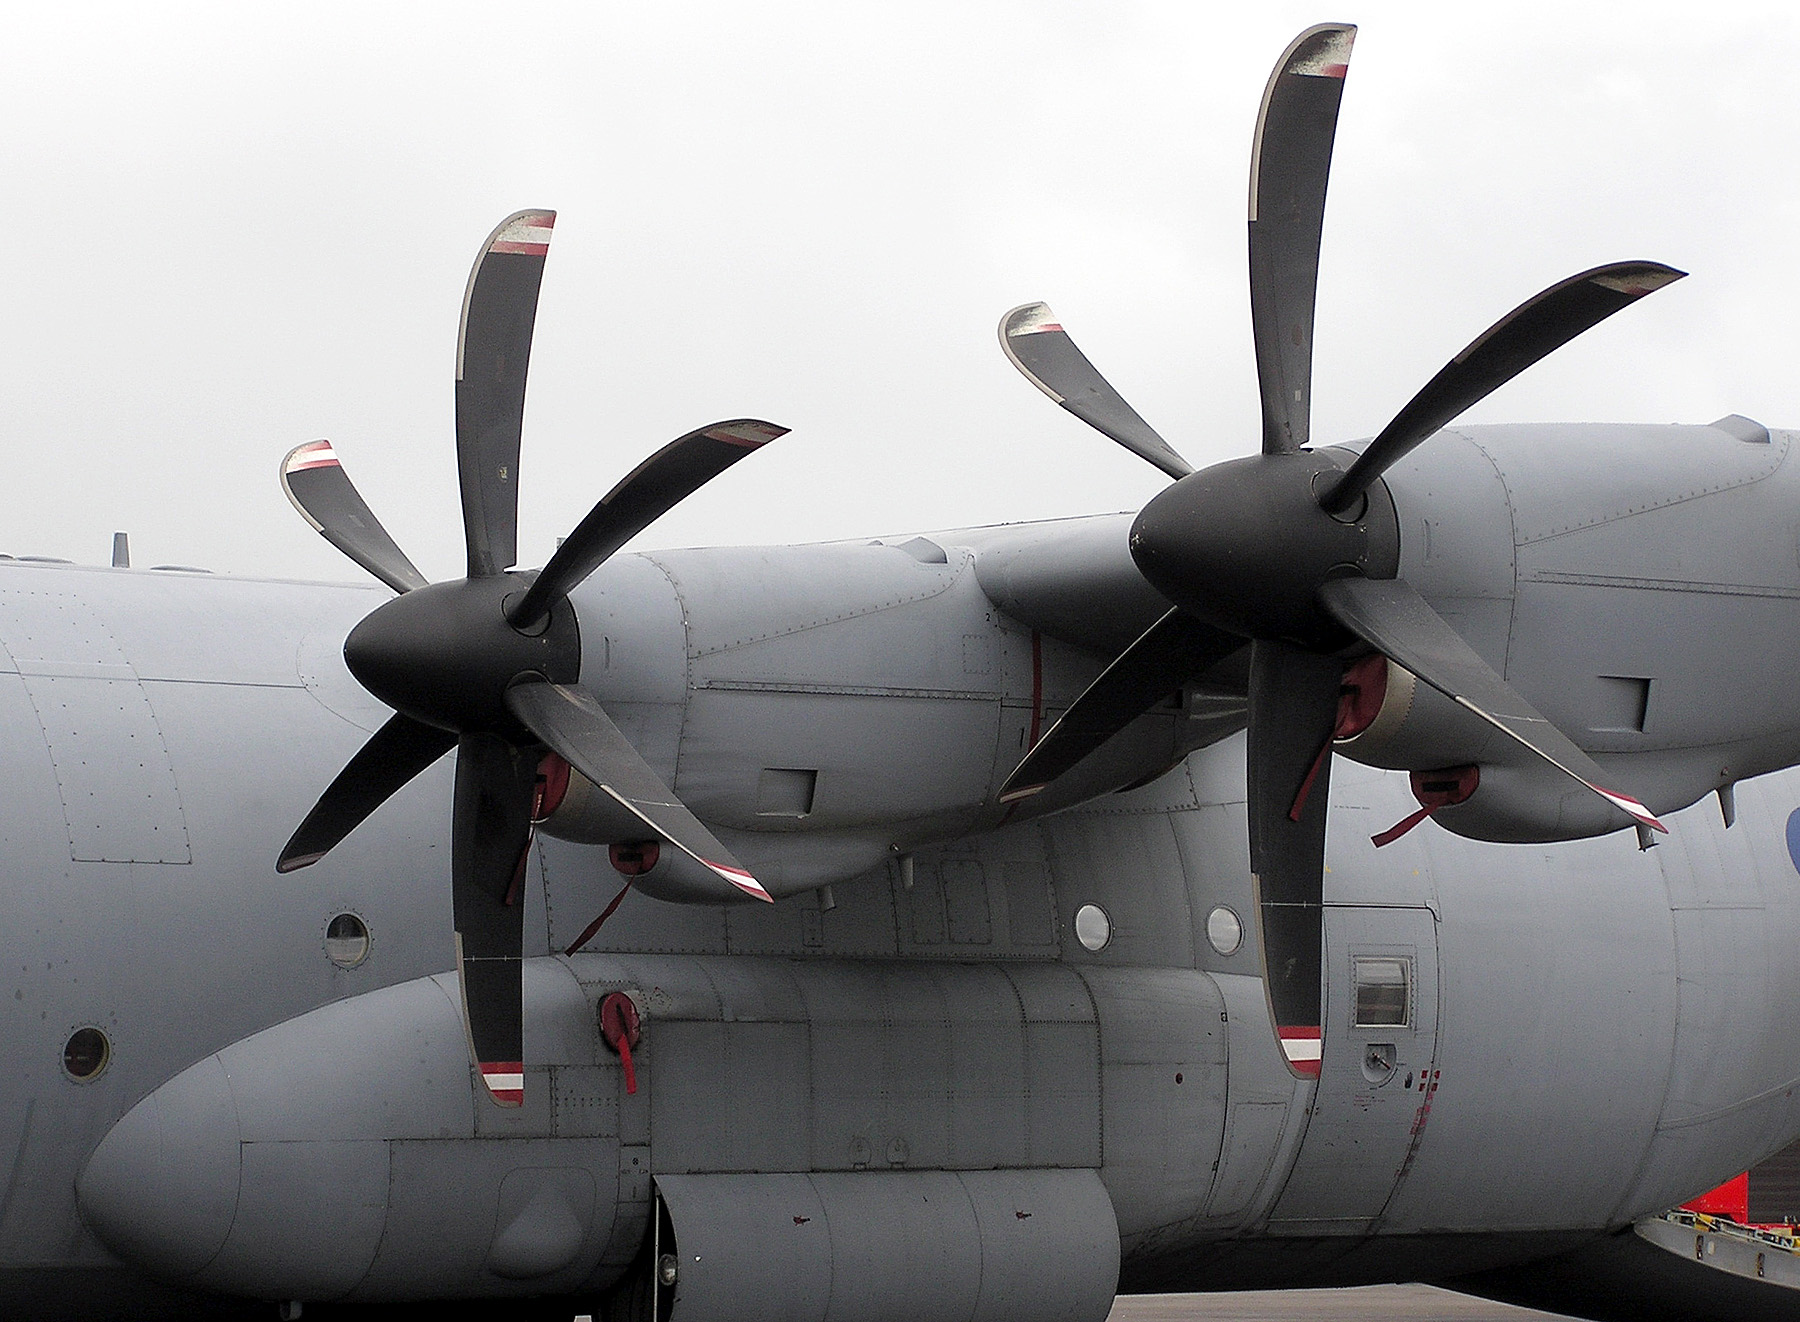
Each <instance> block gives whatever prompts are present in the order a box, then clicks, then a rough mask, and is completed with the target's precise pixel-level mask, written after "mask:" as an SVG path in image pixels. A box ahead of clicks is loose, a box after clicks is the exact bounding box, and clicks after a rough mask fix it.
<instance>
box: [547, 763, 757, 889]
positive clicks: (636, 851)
mask: <svg viewBox="0 0 1800 1322" xmlns="http://www.w3.org/2000/svg"><path fill="white" fill-rule="evenodd" d="M531 817H532V824H533V825H534V826H536V827H537V829H538V830H540V831H542V832H543V833H544V834H545V835H551V836H555V837H556V838H557V839H558V840H572V841H574V842H575V843H576V844H583V845H607V846H610V847H611V850H610V853H611V859H612V864H613V867H614V868H615V869H616V870H617V871H618V872H619V874H620V876H621V877H622V878H629V879H630V881H631V884H632V885H633V886H634V887H635V888H636V889H638V890H640V891H642V892H643V893H644V894H646V895H649V896H652V897H654V898H655V899H658V900H668V901H670V902H672V903H675V904H719V903H721V899H720V888H719V879H718V877H717V876H715V875H714V874H713V872H712V871H711V870H710V869H709V868H707V867H706V866H705V864H703V863H701V862H700V861H699V860H698V859H695V858H692V857H690V856H689V855H687V854H684V853H682V852H681V850H679V849H676V848H674V847H673V846H659V845H658V844H657V843H655V842H656V833H655V832H654V831H652V830H651V829H650V828H649V827H648V826H647V825H645V823H644V821H643V819H642V818H640V817H638V816H637V814H635V813H633V812H632V811H631V810H630V809H629V808H627V807H625V805H624V804H622V803H620V802H619V801H618V800H617V799H615V798H613V796H612V795H610V794H608V793H607V792H606V791H605V790H603V789H601V788H600V787H599V786H598V785H596V784H594V782H593V781H591V780H589V779H588V778H587V777H586V776H584V775H582V774H581V773H580V772H579V771H577V770H575V768H573V767H571V766H570V765H569V764H568V763H567V762H565V761H564V760H563V759H562V758H560V757H558V756H557V755H556V754H555V753H546V754H545V755H544V759H543V761H542V762H541V763H539V765H538V784H537V799H536V801H535V803H534V804H533V810H532V814H531ZM746 898H747V897H746Z"/></svg>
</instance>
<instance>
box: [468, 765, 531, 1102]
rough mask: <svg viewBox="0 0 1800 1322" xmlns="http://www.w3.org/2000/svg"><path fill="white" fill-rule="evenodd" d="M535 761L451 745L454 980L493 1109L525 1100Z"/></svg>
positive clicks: (475, 1056)
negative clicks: (528, 868) (524, 984)
mask: <svg viewBox="0 0 1800 1322" xmlns="http://www.w3.org/2000/svg"><path fill="white" fill-rule="evenodd" d="M536 775H537V761H536V759H535V758H533V757H530V756H528V755H527V754H526V753H525V752H524V751H523V750H521V749H518V748H515V747H514V746H513V745H511V744H509V743H508V742H507V741H506V740H504V739H502V738H500V737H499V736H498V735H491V734H468V735H464V736H462V738H461V739H460V740H458V741H457V749H456V809H455V817H454V819H453V821H452V824H451V833H450V877H451V886H452V895H451V901H452V910H453V912H454V915H455V920H456V973H457V980H458V982H459V983H460V984H461V986H462V998H463V1023H464V1024H465V1025H466V1026H467V1028H468V1030H469V1051H470V1056H471V1059H473V1060H474V1062H475V1066H476V1068H477V1069H478V1070H479V1071H480V1072H481V1081H482V1083H484V1084H485V1085H486V1086H487V1090H488V1096H489V1097H490V1098H491V1099H492V1100H493V1102H494V1103H495V1105H497V1106H522V1105H524V1102H525V1050H524V1002H523V993H522V991H521V978H522V976H523V964H524V949H523V947H524V940H525V896H524V890H523V881H524V872H525V863H526V856H527V852H528V851H529V850H530V848H531V804H532V790H533V782H534V780H535V778H536Z"/></svg>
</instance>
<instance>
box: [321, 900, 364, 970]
mask: <svg viewBox="0 0 1800 1322" xmlns="http://www.w3.org/2000/svg"><path fill="white" fill-rule="evenodd" d="M325 954H326V955H327V956H328V957H329V958H330V960H331V962H332V963H333V964H336V965H337V966H338V967H339V968H340V969H353V968H355V967H356V966H357V965H358V964H360V963H362V962H363V961H364V960H365V959H367V958H368V957H369V926H368V924H367V923H365V922H363V920H362V919H360V918H358V917H357V916H356V915H355V914H353V913H341V914H339V915H338V916H337V917H335V918H333V919H332V920H331V922H330V923H328V924H326V927H325Z"/></svg>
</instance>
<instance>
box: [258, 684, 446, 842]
mask: <svg viewBox="0 0 1800 1322" xmlns="http://www.w3.org/2000/svg"><path fill="white" fill-rule="evenodd" d="M455 746H456V736H455V735H453V734H451V733H450V732H449V731H448V730H440V729H438V728H437V727H436V726H435V725H426V724H425V723H424V722H422V721H415V720H414V719H413V718H412V717H410V716H401V715H398V714H396V715H394V716H392V717H390V718H389V719H388V722H387V724H386V725H384V726H382V727H381V728H380V729H379V730H377V731H376V732H375V733H374V734H372V735H370V736H369V741H368V742H367V743H365V744H364V745H363V746H362V747H361V748H360V749H358V750H357V753H356V756H355V757H353V758H351V759H350V761H349V762H348V763H346V764H345V766H344V769H343V770H342V771H340V772H338V775H337V779H336V780H334V781H332V782H331V784H330V785H329V786H328V787H327V788H326V790H325V793H324V794H322V795H320V796H319V801H318V803H316V804H314V805H313V810H312V811H311V812H309V813H307V814H306V820H305V821H303V822H301V823H300V827H299V829H298V830H296V831H295V832H294V835H293V838H292V839H291V840H289V841H288V842H287V844H286V846H285V847H283V849H282V851H281V857H280V858H278V859H277V860H276V861H275V870H276V871H277V872H293V871H295V870H296V869H299V868H303V867H307V866H309V865H310V864H313V863H317V862H318V861H319V860H320V859H321V858H324V857H325V855H326V854H328V853H329V852H330V851H331V850H332V848H333V847H334V846H336V844H337V843H338V841H340V840H342V839H343V838H344V837H345V836H347V835H349V834H350V832H352V831H354V830H355V829H356V828H357V827H358V826H359V825H361V824H362V820H363V819H364V818H365V817H367V816H368V815H369V814H370V813H372V812H374V811H375V810H376V809H377V808H379V807H380V806H381V805H382V804H383V803H386V802H387V800H388V799H389V798H390V797H391V796H392V795H393V794H394V792H395V791H396V790H398V789H399V788H400V787H401V786H402V785H405V784H406V783H407V782H408V781H410V780H411V779H412V778H413V777H414V776H416V775H418V774H419V773H420V772H421V771H423V770H425V768H426V767H428V766H430V765H431V764H432V763H433V762H435V761H437V760H438V759H439V758H440V757H442V756H443V755H444V754H445V753H448V752H449V751H450V750H451V749H452V748H454V747H455Z"/></svg>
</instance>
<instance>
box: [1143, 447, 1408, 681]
mask: <svg viewBox="0 0 1800 1322" xmlns="http://www.w3.org/2000/svg"><path fill="white" fill-rule="evenodd" d="M1341 469H1342V464H1341V463H1340V462H1339V458H1338V457H1337V456H1335V455H1333V454H1331V453H1329V452H1319V451H1311V450H1301V451H1297V452H1294V453H1290V454H1262V455H1253V456H1251V457H1249V458H1246V459H1233V460H1229V461H1227V462H1225V463H1222V464H1214V465H1213V466H1212V467H1210V468H1204V469H1201V470H1200V471H1199V472H1197V473H1193V474H1191V475H1189V476H1188V477H1184V478H1182V479H1181V480H1180V481H1179V482H1177V483H1175V484H1174V485H1173V486H1171V487H1169V488H1168V489H1166V490H1165V491H1163V492H1162V493H1161V494H1159V495H1158V496H1156V498H1155V499H1153V500H1152V501H1151V502H1150V503H1149V504H1148V505H1146V506H1145V507H1144V508H1143V510H1142V511H1141V512H1140V513H1139V514H1138V516H1137V519H1136V520H1135V521H1134V522H1133V523H1132V526H1131V555H1132V558H1133V559H1134V560H1135V561H1136V562H1137V566H1138V569H1139V570H1140V571H1141V572H1142V573H1143V575H1144V577H1145V578H1146V579H1148V580H1149V581H1150V584H1151V585H1152V586H1153V587H1155V588H1156V590H1157V591H1159V592H1161V593H1162V594H1163V595H1164V596H1166V597H1167V598H1168V599H1169V600H1170V601H1172V602H1174V603H1175V604H1176V605H1177V606H1180V607H1181V608H1182V609H1183V610H1185V611H1187V612H1188V613H1190V614H1192V615H1195V616H1197V617H1198V618H1200V619H1202V620H1205V621H1206V622H1207V623H1209V624H1213V625H1216V626H1218V627H1219V628H1222V629H1228V630H1230V631H1231V632H1232V633H1236V634H1239V635H1242V636H1244V637H1248V638H1265V639H1285V640H1287V641H1290V642H1295V643H1298V644H1300V645H1302V646H1305V647H1309V648H1323V649H1326V650H1335V649H1336V648H1338V647H1341V646H1343V645H1344V644H1345V643H1346V642H1348V640H1349V639H1348V635H1347V634H1346V633H1345V632H1344V630H1343V629H1342V628H1341V627H1340V626H1339V625H1338V624H1336V623H1335V622H1334V621H1333V620H1332V619H1331V618H1330V617H1329V616H1328V615H1326V614H1325V613H1324V612H1323V611H1322V610H1320V609H1319V607H1318V604H1317V602H1316V601H1315V600H1314V594H1315V593H1316V592H1317V591H1318V589H1319V586H1320V584H1322V583H1324V582H1326V581H1327V580H1329V579H1332V578H1341V577H1343V576H1345V575H1348V574H1360V575H1363V576H1364V577H1368V578H1391V577H1393V575H1394V573H1395V572H1396V570H1397V568H1398V564H1399V535H1398V530H1397V525H1396V522H1395V519H1394V507H1393V501H1392V500H1391V498H1390V497H1389V496H1388V494H1387V490H1386V488H1385V486H1381V485H1379V484H1378V485H1377V487H1376V488H1375V489H1372V490H1371V491H1370V493H1369V499H1368V500H1367V502H1366V503H1364V502H1359V503H1358V505H1357V506H1355V507H1353V508H1352V509H1351V510H1350V511H1348V512H1347V513H1346V514H1345V515H1337V516H1334V515H1331V514H1328V513H1326V512H1325V510H1324V509H1322V508H1321V507H1320V505H1319V500H1320V498H1321V497H1322V496H1323V494H1324V493H1325V492H1327V491H1329V490H1330V489H1331V487H1332V486H1333V485H1334V484H1335V482H1336V480H1337V475H1338V473H1339V472H1340V471H1341Z"/></svg>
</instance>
